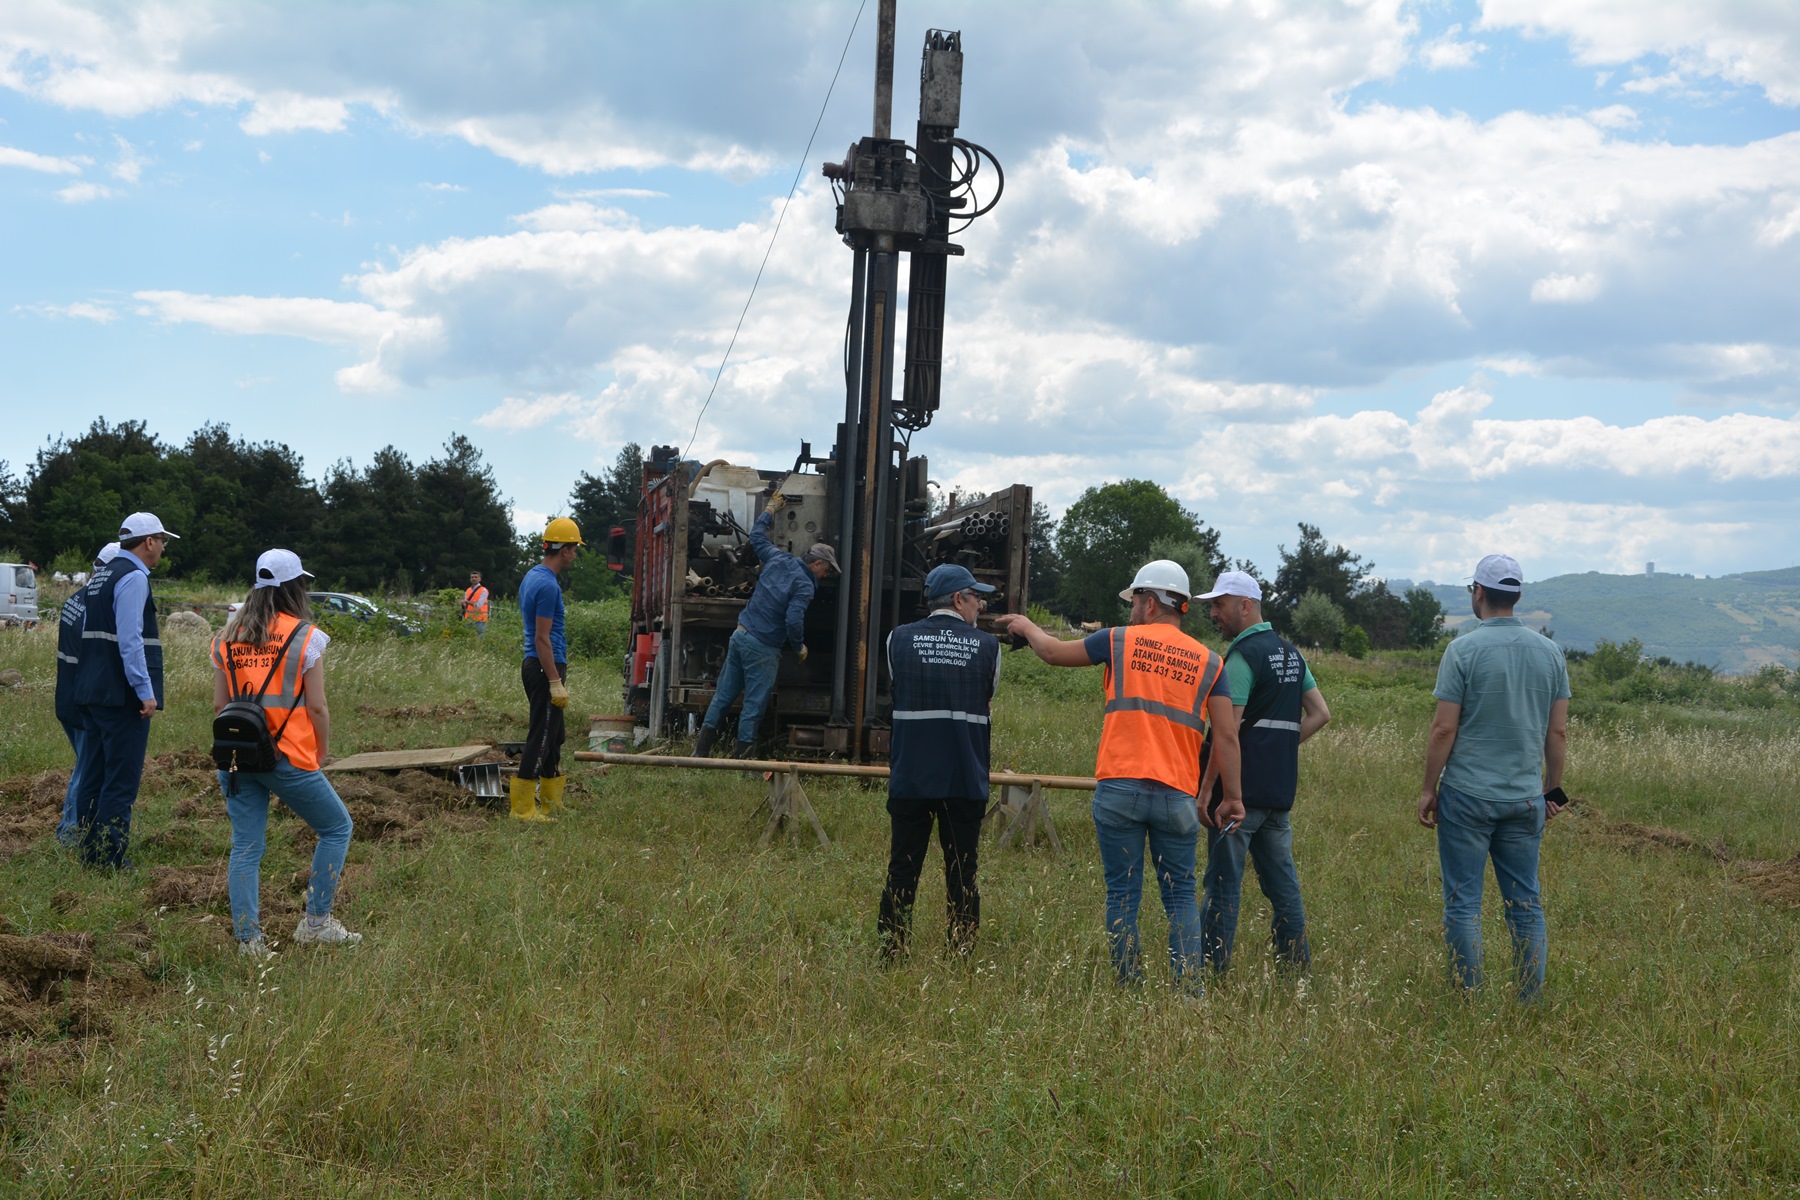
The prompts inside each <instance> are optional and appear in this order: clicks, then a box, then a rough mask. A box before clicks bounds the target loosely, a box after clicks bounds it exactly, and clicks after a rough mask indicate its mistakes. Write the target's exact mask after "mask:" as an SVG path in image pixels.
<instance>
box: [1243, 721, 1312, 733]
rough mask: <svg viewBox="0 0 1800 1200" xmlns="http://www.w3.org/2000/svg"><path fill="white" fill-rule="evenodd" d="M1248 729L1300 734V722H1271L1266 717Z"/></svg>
mask: <svg viewBox="0 0 1800 1200" xmlns="http://www.w3.org/2000/svg"><path fill="white" fill-rule="evenodd" d="M1250 728H1252V729H1285V730H1287V731H1288V732H1289V733H1299V732H1300V722H1298V721H1273V720H1270V719H1269V718H1268V717H1264V718H1263V719H1262V720H1260V721H1257V722H1256V723H1255V724H1253V725H1251V726H1250Z"/></svg>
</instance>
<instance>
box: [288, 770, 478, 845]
mask: <svg viewBox="0 0 1800 1200" xmlns="http://www.w3.org/2000/svg"><path fill="white" fill-rule="evenodd" d="M331 785H332V787H334V788H336V789H337V794H338V796H339V798H341V799H342V800H343V802H344V807H346V808H348V809H349V810H350V819H351V820H352V821H355V822H356V834H355V836H356V837H358V838H360V839H363V840H366V841H381V840H383V839H387V838H394V839H398V840H400V841H402V842H407V843H410V842H417V841H419V840H421V839H422V838H424V836H425V834H426V832H427V829H428V828H429V827H430V826H432V825H437V826H441V827H445V828H450V829H456V830H469V829H479V828H481V827H482V826H483V825H485V824H487V816H486V812H485V809H484V808H483V807H482V805H481V801H480V800H479V799H478V798H477V797H476V796H475V794H474V793H473V792H468V791H464V790H463V789H462V788H460V787H457V786H456V785H455V784H453V783H451V782H449V781H448V780H446V779H440V778H439V777H438V776H436V775H433V774H431V773H430V772H429V771H401V772H399V773H397V774H395V775H392V776H387V775H373V774H370V775H350V774H345V775H337V776H334V777H333V778H332V781H331ZM295 836H296V837H299V836H300V835H298V834H296V835H295Z"/></svg>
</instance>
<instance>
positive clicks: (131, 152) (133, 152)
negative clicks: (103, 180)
mask: <svg viewBox="0 0 1800 1200" xmlns="http://www.w3.org/2000/svg"><path fill="white" fill-rule="evenodd" d="M113 141H114V142H115V143H116V144H117V145H118V149H119V157H118V158H117V159H116V160H114V162H113V165H112V167H111V171H112V177H113V178H114V179H117V180H118V181H119V182H120V183H136V182H137V181H138V180H139V179H140V178H141V177H142V176H143V174H144V165H145V164H146V163H148V162H149V161H150V160H149V159H147V158H145V157H144V156H143V155H141V154H139V153H138V150H137V147H136V146H133V145H132V144H131V143H130V142H128V141H126V140H125V139H124V138H122V137H120V136H118V135H117V134H114V135H113Z"/></svg>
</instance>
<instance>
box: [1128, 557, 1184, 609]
mask: <svg viewBox="0 0 1800 1200" xmlns="http://www.w3.org/2000/svg"><path fill="white" fill-rule="evenodd" d="M1144 588H1154V589H1156V590H1157V591H1159V592H1173V593H1174V594H1175V596H1176V597H1177V598H1178V599H1180V600H1181V601H1182V602H1184V603H1185V602H1186V601H1187V600H1188V599H1189V598H1190V597H1191V596H1193V594H1194V593H1193V590H1192V589H1191V588H1189V587H1188V576H1187V572H1186V571H1184V570H1182V569H1181V564H1180V563H1178V562H1171V561H1169V560H1168V559H1166V558H1159V559H1156V560H1155V561H1154V562H1147V563H1145V564H1144V565H1143V566H1141V567H1139V568H1138V573H1137V578H1135V579H1133V580H1132V581H1131V586H1130V587H1128V588H1126V589H1125V590H1124V591H1122V592H1120V593H1119V599H1121V600H1123V601H1125V603H1127V604H1130V603H1131V594H1132V593H1133V592H1136V591H1141V590H1143V589H1144ZM1171 607H1173V606H1172V605H1171Z"/></svg>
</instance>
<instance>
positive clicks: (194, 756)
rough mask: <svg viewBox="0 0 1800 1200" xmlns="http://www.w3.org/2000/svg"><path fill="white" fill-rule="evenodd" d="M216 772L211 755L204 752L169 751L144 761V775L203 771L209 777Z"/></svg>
mask: <svg viewBox="0 0 1800 1200" xmlns="http://www.w3.org/2000/svg"><path fill="white" fill-rule="evenodd" d="M217 770H218V768H217V767H215V766H213V760H212V755H210V754H208V753H206V751H204V750H171V751H169V752H168V753H167V754H158V755H155V756H153V757H151V758H148V759H145V760H144V773H145V774H146V775H148V774H149V773H150V772H151V771H205V772H206V773H207V775H209V776H210V775H212V774H213V773H214V772H215V771H217Z"/></svg>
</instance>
